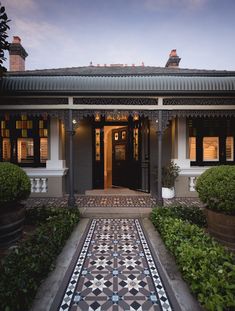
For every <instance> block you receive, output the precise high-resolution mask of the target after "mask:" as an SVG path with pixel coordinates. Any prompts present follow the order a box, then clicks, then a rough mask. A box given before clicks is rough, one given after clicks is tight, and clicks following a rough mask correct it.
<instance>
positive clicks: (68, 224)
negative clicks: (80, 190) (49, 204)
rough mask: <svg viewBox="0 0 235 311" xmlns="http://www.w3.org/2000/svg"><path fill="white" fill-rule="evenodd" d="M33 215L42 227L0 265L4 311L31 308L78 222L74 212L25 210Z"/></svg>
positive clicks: (0, 302)
mask: <svg viewBox="0 0 235 311" xmlns="http://www.w3.org/2000/svg"><path fill="white" fill-rule="evenodd" d="M32 214H33V215H35V217H37V214H38V215H39V218H40V217H41V221H42V223H41V225H40V226H39V227H38V228H37V229H36V231H35V233H34V234H33V235H32V236H31V237H30V238H29V239H28V240H26V241H24V242H22V243H21V244H19V246H18V247H17V248H15V249H14V250H13V251H12V252H11V253H10V254H9V255H8V256H6V257H5V258H4V261H3V262H2V263H1V265H0V275H1V277H0V305H1V310H3V311H26V310H28V309H29V308H30V306H31V304H32V301H33V299H34V297H35V295H36V293H37V290H38V288H39V286H40V284H41V282H42V280H43V279H44V278H46V277H47V275H48V273H49V272H50V271H52V270H53V269H54V265H55V260H56V258H57V256H58V254H59V253H60V252H61V250H62V248H63V246H64V244H65V242H66V240H67V239H68V238H69V236H70V234H71V232H72V231H73V228H74V226H75V225H76V224H77V223H78V221H79V211H78V210H77V209H59V208H58V209H50V208H44V211H43V209H40V208H39V209H37V208H36V209H32V210H28V211H27V213H26V216H27V215H28V216H29V215H32ZM42 215H44V217H43V216H42ZM28 223H30V217H29V218H28ZM31 223H32V222H31Z"/></svg>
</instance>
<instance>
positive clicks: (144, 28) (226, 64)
mask: <svg viewBox="0 0 235 311" xmlns="http://www.w3.org/2000/svg"><path fill="white" fill-rule="evenodd" d="M0 1H1V2H2V5H4V6H5V7H6V11H7V14H8V17H9V19H11V22H10V28H11V29H10V31H9V33H8V34H9V41H10V42H11V41H12V36H13V35H18V36H19V37H21V40H22V45H23V46H24V48H25V49H26V51H27V52H28V54H29V56H28V57H27V59H26V69H28V70H30V69H43V68H59V67H76V66H87V65H89V63H90V61H92V63H93V65H96V64H101V65H103V64H111V63H123V64H128V65H132V64H135V65H141V63H142V62H144V64H145V66H160V67H164V66H165V63H166V61H167V59H168V56H169V52H170V51H171V50H172V49H177V53H178V55H179V56H180V57H181V58H182V59H181V63H180V67H181V68H198V69H225V70H235V61H234V59H235V58H234V51H235V17H234V16H235V0H64V1H62V0H0ZM7 56H8V55H7Z"/></svg>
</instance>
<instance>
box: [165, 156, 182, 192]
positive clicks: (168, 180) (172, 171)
mask: <svg viewBox="0 0 235 311" xmlns="http://www.w3.org/2000/svg"><path fill="white" fill-rule="evenodd" d="M179 172H180V168H179V166H178V165H177V164H175V163H174V162H173V161H171V162H170V163H169V164H168V165H166V166H163V167H162V187H166V188H172V187H174V184H175V180H176V178H177V177H178V176H179Z"/></svg>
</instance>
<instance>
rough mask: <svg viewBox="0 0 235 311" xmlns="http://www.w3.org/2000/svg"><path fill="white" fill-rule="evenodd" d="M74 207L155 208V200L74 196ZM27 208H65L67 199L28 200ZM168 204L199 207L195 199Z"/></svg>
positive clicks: (149, 198)
mask: <svg viewBox="0 0 235 311" xmlns="http://www.w3.org/2000/svg"><path fill="white" fill-rule="evenodd" d="M75 197H76V205H77V207H79V208H90V207H92V208H96V207H97V208H99V207H107V208H113V207H114V208H120V207H135V208H137V207H141V208H145V207H147V208H150V207H151V208H152V207H154V206H156V199H155V198H153V197H151V196H150V195H76V196H75ZM26 204H27V206H35V207H38V206H56V207H66V206H67V204H68V197H67V196H64V197H63V198H29V199H28V200H27V202H26ZM170 204H188V205H196V206H199V205H201V203H200V201H199V200H198V199H197V198H174V199H170V200H164V205H170Z"/></svg>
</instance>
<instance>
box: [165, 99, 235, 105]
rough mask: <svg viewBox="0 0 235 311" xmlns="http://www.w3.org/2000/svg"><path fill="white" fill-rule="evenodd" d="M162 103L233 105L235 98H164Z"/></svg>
mask: <svg viewBox="0 0 235 311" xmlns="http://www.w3.org/2000/svg"><path fill="white" fill-rule="evenodd" d="M163 105H183V106H185V105H188V106H193V105H212V106H213V105H215V106H216V105H235V98H164V99H163Z"/></svg>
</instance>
